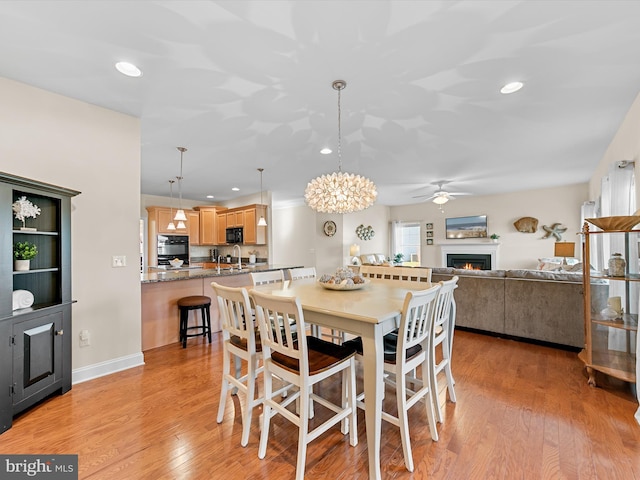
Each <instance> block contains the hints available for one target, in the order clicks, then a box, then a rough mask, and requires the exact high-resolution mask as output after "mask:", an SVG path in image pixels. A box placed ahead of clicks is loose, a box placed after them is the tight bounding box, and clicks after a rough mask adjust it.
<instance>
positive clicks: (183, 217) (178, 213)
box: [173, 147, 187, 228]
mask: <svg viewBox="0 0 640 480" xmlns="http://www.w3.org/2000/svg"><path fill="white" fill-rule="evenodd" d="M176 148H177V149H178V151H179V152H180V176H179V177H176V178H177V179H178V191H179V192H180V203H179V204H178V207H179V208H178V210H177V211H176V216H175V217H173V219H174V220H177V221H178V228H187V227H186V226H185V224H184V222H186V220H187V216H186V215H185V214H184V210H183V209H182V179H183V178H184V177H183V176H182V154H183V153H184V152H186V151H187V149H186V148H185V147H176Z"/></svg>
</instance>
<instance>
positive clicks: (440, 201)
mask: <svg viewBox="0 0 640 480" xmlns="http://www.w3.org/2000/svg"><path fill="white" fill-rule="evenodd" d="M446 183H450V182H446V181H441V182H433V185H437V186H438V190H436V191H435V192H434V193H433V194H432V195H429V194H426V195H416V196H415V197H413V198H422V197H428V198H425V199H424V200H423V201H425V202H426V201H428V200H431V201H432V202H433V203H435V204H437V205H444V204H445V203H447V202H448V201H449V200H455V199H456V195H470V194H469V193H464V192H447V191H445V190H443V189H442V186H443V185H445V184H446Z"/></svg>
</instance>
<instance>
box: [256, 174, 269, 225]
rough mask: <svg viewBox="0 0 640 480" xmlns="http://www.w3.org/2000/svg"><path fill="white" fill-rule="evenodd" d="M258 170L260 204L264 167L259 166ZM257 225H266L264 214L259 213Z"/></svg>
mask: <svg viewBox="0 0 640 480" xmlns="http://www.w3.org/2000/svg"><path fill="white" fill-rule="evenodd" d="M258 171H259V172H260V205H262V172H263V171H264V168H259V169H258ZM258 226H259V227H266V226H267V221H266V220H265V218H264V215H260V220H258Z"/></svg>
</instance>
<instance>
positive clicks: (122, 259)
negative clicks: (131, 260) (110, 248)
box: [111, 255, 127, 268]
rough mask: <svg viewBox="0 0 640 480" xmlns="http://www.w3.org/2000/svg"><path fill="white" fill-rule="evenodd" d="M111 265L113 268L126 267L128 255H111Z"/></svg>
mask: <svg viewBox="0 0 640 480" xmlns="http://www.w3.org/2000/svg"><path fill="white" fill-rule="evenodd" d="M111 266H112V267H113V268H118V267H126V266H127V257H126V255H114V256H113V257H111Z"/></svg>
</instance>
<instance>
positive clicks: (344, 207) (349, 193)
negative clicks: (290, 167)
mask: <svg viewBox="0 0 640 480" xmlns="http://www.w3.org/2000/svg"><path fill="white" fill-rule="evenodd" d="M332 86H333V88H334V90H337V91H338V172H337V173H336V172H333V173H332V174H331V175H322V176H320V177H317V178H314V179H313V180H311V181H310V182H309V183H308V184H307V188H306V189H305V191H304V198H305V201H306V202H307V205H309V207H311V208H312V209H313V210H315V211H317V212H322V213H351V212H359V211H360V210H364V209H365V208H369V207H370V206H371V205H373V203H374V202H375V201H376V196H377V195H378V192H377V191H376V186H375V184H374V183H373V182H372V181H371V180H369V179H368V178H366V177H361V176H360V175H354V174H352V173H343V172H342V132H341V111H340V92H341V91H342V90H343V89H344V88H345V87H346V86H347V82H345V81H344V80H336V81H334V82H333V84H332Z"/></svg>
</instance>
